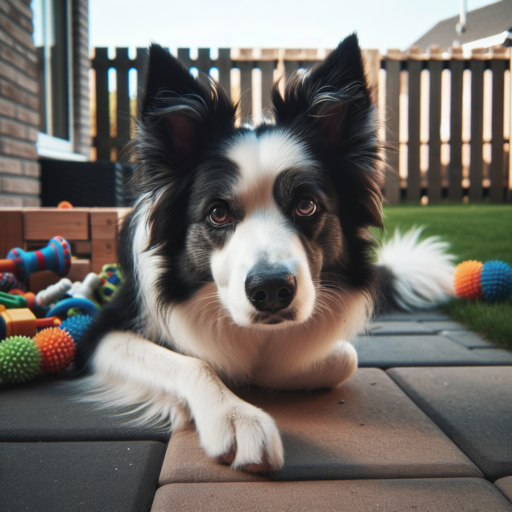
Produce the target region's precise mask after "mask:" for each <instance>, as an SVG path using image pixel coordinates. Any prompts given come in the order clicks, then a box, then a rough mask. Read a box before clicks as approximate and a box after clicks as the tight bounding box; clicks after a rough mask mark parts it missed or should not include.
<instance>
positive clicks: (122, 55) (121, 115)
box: [114, 48, 133, 155]
mask: <svg viewBox="0 0 512 512" xmlns="http://www.w3.org/2000/svg"><path fill="white" fill-rule="evenodd" d="M114 65H115V68H116V72H117V112H116V115H117V136H116V140H115V146H116V148H117V154H118V155H119V154H120V152H121V150H122V149H123V148H124V146H125V145H126V143H127V142H128V141H129V140H130V93H129V90H128V86H129V79H128V72H129V71H130V68H131V67H132V66H133V61H131V60H130V59H129V58H128V48H117V50H116V58H115V61H114Z"/></svg>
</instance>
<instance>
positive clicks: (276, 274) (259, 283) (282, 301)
mask: <svg viewBox="0 0 512 512" xmlns="http://www.w3.org/2000/svg"><path fill="white" fill-rule="evenodd" d="M296 291H297V279H296V278H295V276H294V275H293V274H291V273H290V271H289V269H288V268H286V267H285V266H284V265H273V264H270V263H268V262H265V261H262V262H258V263H257V264H256V265H255V266H254V267H253V268H252V269H251V271H250V272H249V274H247V279H246V280H245V293H246V294H247V298H248V299H249V301H250V302H251V304H252V305H253V306H254V307H255V308H256V309H257V310H258V311H265V312H269V313H275V312H277V311H279V310H281V309H285V308H287V307H288V306H289V305H290V304H291V303H292V301H293V298H294V297H295V293H296Z"/></svg>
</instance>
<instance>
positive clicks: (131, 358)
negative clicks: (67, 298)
mask: <svg viewBox="0 0 512 512" xmlns="http://www.w3.org/2000/svg"><path fill="white" fill-rule="evenodd" d="M272 101H273V107H272V112H271V117H272V120H267V121H266V122H264V123H262V124H261V125H260V126H257V127H250V126H244V127H242V128H236V127H235V117H236V108H235V107H234V106H233V104H232V102H231V101H230V100H229V98H228V96H227V95H226V93H225V92H224V91H223V90H222V89H221V88H220V86H219V85H218V84H216V83H215V82H213V81H212V80H210V79H209V78H208V77H206V76H200V77H199V78H198V79H197V80H196V79H195V78H193V77H192V76H191V75H190V74H189V72H188V70H187V69H186V68H185V67H184V66H183V65H182V64H181V63H180V62H179V61H178V60H176V59H175V58H173V57H172V56H171V55H170V54H169V53H168V52H167V51H165V50H164V49H162V48H161V47H160V46H157V45H153V46H152V47H151V49H150V52H149V63H148V70H147V75H146V83H145V89H144V91H143V97H142V101H141V106H140V112H139V119H138V129H137V135H136V137H135V139H134V140H133V141H132V143H131V144H132V155H133V158H134V161H135V162H136V166H137V169H136V177H135V186H136V188H137V190H138V200H137V201H136V204H135V207H134V210H133V213H132V214H131V215H130V217H129V218H128V220H126V221H125V222H124V225H123V228H122V231H121V239H120V246H119V247H120V254H119V258H120V262H121V266H122V270H123V273H124V275H125V277H126V282H125V284H124V285H123V287H122V288H121V290H120V291H119V293H118V294H117V295H116V297H115V298H114V300H113V302H112V303H111V304H110V305H109V306H108V307H106V308H105V309H104V310H103V311H102V313H101V314H100V315H99V318H98V320H97V321H96V322H95V324H94V325H93V327H92V329H91V330H90V331H89V333H88V335H87V338H86V339H85V340H84V342H83V343H82V344H81V345H80V348H79V352H78V356H77V367H78V369H79V371H81V372H82V373H83V374H84V375H88V376H87V377H86V378H85V379H84V380H82V382H83V383H84V384H83V385H84V387H86V388H88V389H89V390H91V392H94V393H93V395H92V396H93V399H97V400H102V401H103V402H104V403H106V404H112V405H133V406H135V405H139V406H142V407H143V408H144V410H145V415H144V416H143V419H144V420H147V421H150V420H155V419H160V420H164V421H166V422H167V423H168V424H169V425H170V426H171V428H175V429H176V428H179V427H180V426H182V425H183V424H184V422H186V421H189V420H191V419H193V420H194V421H195V425H196V428H197V431H198V434H199V437H200V441H201V445H202V447H203V449H204V450H205V452H206V453H207V454H208V455H209V456H211V457H220V458H221V460H222V461H224V462H227V463H232V466H233V467H236V468H244V469H247V470H250V471H268V470H273V469H278V468H280V467H281V466H282V465H283V460H284V458H283V447H282V444H281V439H280V436H279V431H278V429H277V427H276V424H275V422H274V421H273V419H272V418H271V417H270V416H269V415H268V414H266V413H265V412H264V411H262V410H260V409H258V408H256V407H254V406H252V405H250V404H248V403H246V402H244V401H243V400H241V399H240V398H238V397H237V396H236V395H235V394H234V392H233V391H232V389H236V387H237V386H241V385H245V386H247V385H250V386H260V387H264V388H274V389H284V390H311V389H316V388H330V387H334V386H339V385H340V384H341V383H343V382H344V381H346V380H347V379H348V378H350V376H351V375H353V373H354V372H355V370H356V368H357V354H356V351H355V349H354V348H353V346H352V345H351V344H350V343H348V340H351V339H353V338H354V336H355V335H356V334H357V333H359V332H361V331H363V330H364V329H365V327H366V325H367V322H368V320H369V318H370V317H371V315H372V312H373V309H374V303H375V301H376V299H377V298H378V296H379V290H380V288H381V284H379V283H380V282H381V281H382V280H380V279H379V272H378V266H376V265H374V260H375V254H376V250H375V247H374V242H373V238H372V236H371V234H370V232H369V227H370V226H377V227H382V211H381V204H382V196H381V184H382V167H383V160H382V155H381V144H380V143H379V140H378V137H377V120H376V112H375V109H374V106H373V105H372V102H371V100H370V91H369V88H368V85H367V81H366V78H365V73H364V69H363V62H362V57H361V52H360V49H359V46H358V42H357V37H356V36H355V35H352V36H350V37H348V38H346V39H345V40H344V41H343V42H342V43H341V44H340V45H339V47H338V48H337V49H336V50H334V51H333V52H332V53H331V54H330V55H329V56H328V57H327V59H326V60H325V61H324V62H323V63H321V64H320V65H319V66H318V67H316V68H315V69H313V70H312V71H311V72H308V73H306V74H302V75H297V76H296V77H294V78H293V79H291V80H290V81H289V82H288V84H287V86H286V92H285V95H284V98H283V97H282V96H281V95H280V94H279V92H278V89H277V87H275V88H274V91H273V96H272ZM416 238H417V233H415V234H410V235H408V236H406V237H405V238H400V237H398V238H396V239H395V240H394V241H392V242H391V243H390V244H388V245H387V246H386V247H385V248H383V249H381V251H380V260H381V263H383V264H384V265H385V266H383V267H382V268H383V272H381V274H382V275H386V276H387V278H386V282H387V283H388V284H391V290H392V295H393V296H394V299H395V301H396V302H397V303H398V304H399V305H401V306H404V307H408V306H422V305H425V304H431V303H435V302H436V301H438V300H441V299H443V298H444V297H445V296H446V295H447V294H448V293H450V289H451V275H452V267H451V263H450V261H449V257H447V256H445V255H444V247H443V245H442V244H441V243H439V242H436V241H434V240H427V241H426V242H422V243H420V244H418V243H417V240H416ZM397 269H398V270H399V271H398V270H397Z"/></svg>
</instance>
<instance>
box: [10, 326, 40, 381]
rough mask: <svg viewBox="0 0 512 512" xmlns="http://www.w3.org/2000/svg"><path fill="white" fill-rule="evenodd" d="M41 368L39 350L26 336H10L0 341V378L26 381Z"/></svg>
mask: <svg viewBox="0 0 512 512" xmlns="http://www.w3.org/2000/svg"><path fill="white" fill-rule="evenodd" d="M40 369H41V352H40V351H39V349H38V348H37V345H36V344H35V342H34V340H33V339H31V338H28V337H27V336H11V337H9V338H6V339H5V340H4V341H2V343H0V379H2V380H3V381H5V382H26V381H28V380H30V379H33V378H34V377H35V376H36V375H37V374H38V373H39V370H40Z"/></svg>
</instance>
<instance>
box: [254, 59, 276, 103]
mask: <svg viewBox="0 0 512 512" xmlns="http://www.w3.org/2000/svg"><path fill="white" fill-rule="evenodd" d="M274 64H275V62H274V61H273V60H267V61H263V60H262V61H259V62H258V67H259V68H260V69H261V107H262V112H263V113H265V109H267V110H268V108H269V107H270V106H271V104H272V100H271V98H270V91H271V89H272V84H273V83H274Z"/></svg>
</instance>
